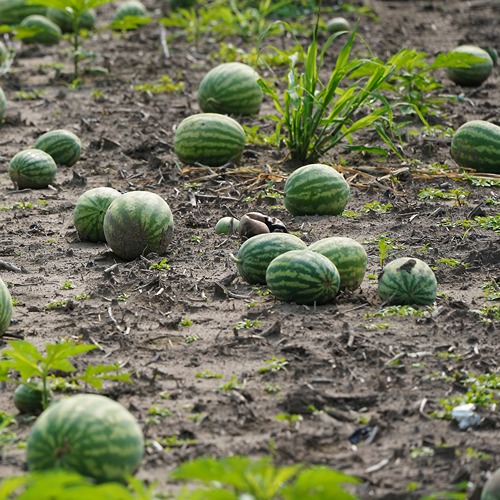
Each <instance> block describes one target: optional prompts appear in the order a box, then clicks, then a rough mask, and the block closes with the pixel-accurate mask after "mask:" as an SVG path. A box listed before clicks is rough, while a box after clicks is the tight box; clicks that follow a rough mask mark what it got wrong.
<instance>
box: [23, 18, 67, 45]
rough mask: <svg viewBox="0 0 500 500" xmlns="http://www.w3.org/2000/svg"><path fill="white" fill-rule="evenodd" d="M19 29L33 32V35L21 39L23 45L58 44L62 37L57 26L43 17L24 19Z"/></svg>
mask: <svg viewBox="0 0 500 500" xmlns="http://www.w3.org/2000/svg"><path fill="white" fill-rule="evenodd" d="M19 26H20V27H21V28H29V29H31V30H33V34H32V35H29V36H27V37H23V42H25V43H43V44H45V45H52V44H55V43H59V41H60V40H61V37H62V31H61V28H59V26H58V25H57V24H56V23H54V22H53V21H51V20H50V19H49V18H47V17H45V16H41V15H38V14H33V15H32V16H28V17H25V18H24V19H23V20H22V21H21V22H20V23H19Z"/></svg>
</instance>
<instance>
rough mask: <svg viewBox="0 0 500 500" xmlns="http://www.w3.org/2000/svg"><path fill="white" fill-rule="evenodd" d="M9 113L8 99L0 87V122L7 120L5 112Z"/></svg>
mask: <svg viewBox="0 0 500 500" xmlns="http://www.w3.org/2000/svg"><path fill="white" fill-rule="evenodd" d="M6 111H7V99H6V98H5V94H4V93H3V90H2V87H0V122H1V121H2V120H3V119H4V118H5V112H6Z"/></svg>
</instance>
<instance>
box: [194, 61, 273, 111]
mask: <svg viewBox="0 0 500 500" xmlns="http://www.w3.org/2000/svg"><path fill="white" fill-rule="evenodd" d="M259 78H260V77H259V75H258V73H257V72H256V71H255V70H254V69H253V68H251V67H250V66H248V65H246V64H243V63H240V62H229V63H222V64H219V65H218V66H216V67H215V68H212V69H211V70H210V71H209V72H208V73H207V74H206V75H205V76H204V77H203V79H202V80H201V83H200V86H199V88H198V104H199V106H200V108H201V110H202V111H203V112H204V113H222V114H228V115H231V114H233V115H252V114H254V113H257V112H258V111H259V109H260V105H261V103H262V98H263V96H264V93H263V92H262V89H261V87H260V85H259V84H258V83H257V80H258V79H259Z"/></svg>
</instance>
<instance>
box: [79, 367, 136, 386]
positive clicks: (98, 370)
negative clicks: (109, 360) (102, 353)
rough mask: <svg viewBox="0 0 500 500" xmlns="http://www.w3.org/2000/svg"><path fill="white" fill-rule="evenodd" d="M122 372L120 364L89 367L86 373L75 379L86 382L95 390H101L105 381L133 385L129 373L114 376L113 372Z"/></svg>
mask: <svg viewBox="0 0 500 500" xmlns="http://www.w3.org/2000/svg"><path fill="white" fill-rule="evenodd" d="M119 370H120V365H119V364H118V363H116V364H114V365H87V367H86V369H85V372H84V373H82V374H81V375H77V376H76V377H75V379H76V380H79V381H81V382H85V383H86V384H89V385H90V386H92V387H94V389H98V390H101V389H102V383H103V381H104V380H114V381H119V382H125V383H127V384H131V383H132V381H131V380H130V377H131V376H132V375H131V373H129V372H124V373H117V374H112V373H111V372H117V371H119Z"/></svg>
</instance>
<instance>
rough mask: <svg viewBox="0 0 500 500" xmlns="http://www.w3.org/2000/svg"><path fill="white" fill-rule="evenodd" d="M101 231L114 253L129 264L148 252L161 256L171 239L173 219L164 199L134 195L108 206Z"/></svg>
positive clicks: (143, 194)
mask: <svg viewBox="0 0 500 500" xmlns="http://www.w3.org/2000/svg"><path fill="white" fill-rule="evenodd" d="M103 229H104V236H105V238H106V242H107V243H108V245H109V246H110V247H111V249H112V250H113V252H114V253H115V254H116V255H118V256H119V257H121V258H122V259H125V260H132V259H135V258H137V257H139V256H140V255H143V254H144V255H145V254H147V253H150V252H154V253H157V254H160V255H164V254H165V252H166V250H167V247H168V245H169V243H170V241H171V240H172V237H173V230H174V219H173V216H172V212H171V211H170V207H169V206H168V204H167V202H166V201H165V200H164V199H163V198H161V197H160V196H158V195H157V194H155V193H150V192H149V191H133V192H130V193H125V194H123V195H121V196H119V197H118V198H116V199H115V200H114V201H113V202H112V203H111V205H109V207H108V210H107V211H106V215H105V216H104V221H103Z"/></svg>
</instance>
